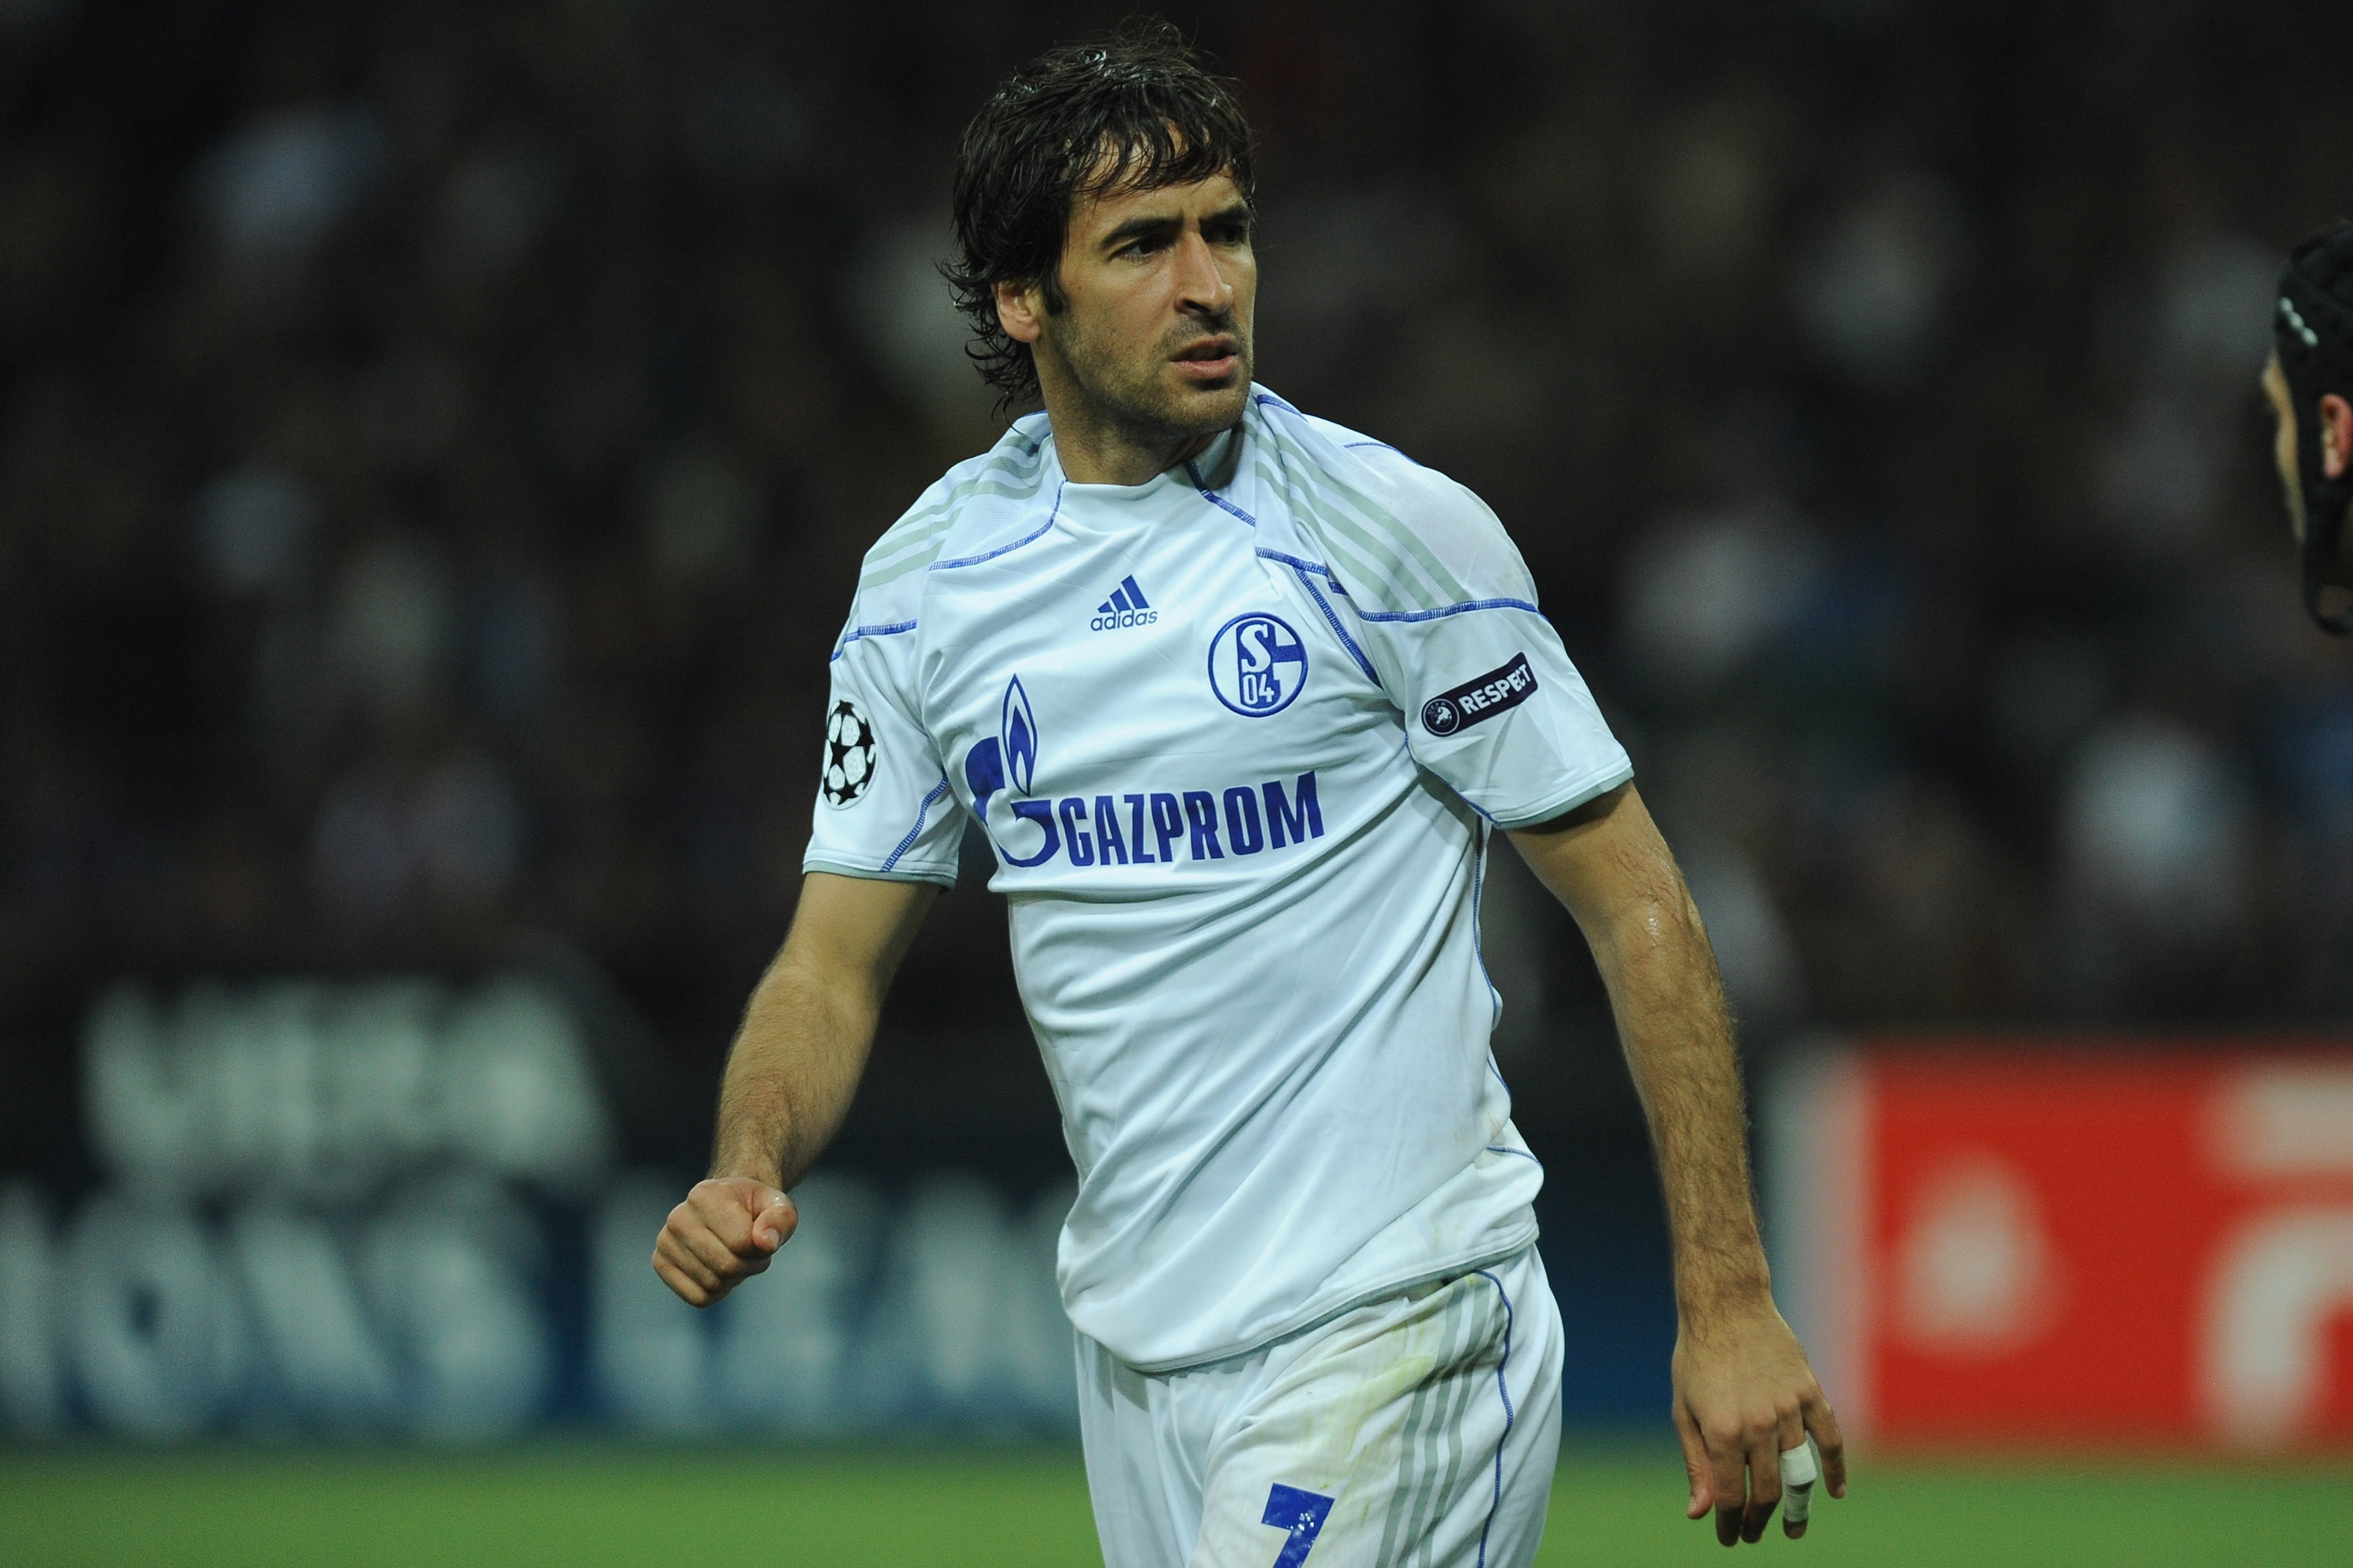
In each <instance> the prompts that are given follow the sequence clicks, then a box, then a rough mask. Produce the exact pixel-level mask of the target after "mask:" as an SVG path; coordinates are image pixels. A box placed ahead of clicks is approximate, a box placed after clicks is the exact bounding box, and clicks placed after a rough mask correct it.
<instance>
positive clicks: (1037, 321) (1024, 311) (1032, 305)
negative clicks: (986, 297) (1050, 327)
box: [997, 282, 1046, 343]
mask: <svg viewBox="0 0 2353 1568" xmlns="http://www.w3.org/2000/svg"><path fill="white" fill-rule="evenodd" d="M1045 304H1046V302H1045V299H1044V297H1043V291H1041V290H1040V289H1039V286H1038V285H1037V284H1036V283H1023V282H1000V283H998V284H997V324H998V325H999V326H1002V327H1003V328H1004V329H1005V335H1006V336H1008V337H1009V338H1011V339H1012V340H1013V341H1014V342H1016V343H1036V342H1037V341H1038V340H1039V338H1040V337H1042V336H1044V335H1045V332H1046V320H1045V316H1046V311H1045Z"/></svg>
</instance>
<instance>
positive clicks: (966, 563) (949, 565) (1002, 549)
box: [924, 479, 1070, 572]
mask: <svg viewBox="0 0 2353 1568" xmlns="http://www.w3.org/2000/svg"><path fill="white" fill-rule="evenodd" d="M1069 484H1070V481H1069V480H1067V479H1066V480H1064V481H1062V482H1061V483H1060V484H1058V485H1056V486H1055V487H1054V510H1052V511H1051V512H1049V513H1048V514H1046V521H1045V522H1043V523H1041V524H1039V525H1038V531H1037V532H1036V533H1035V534H1032V535H1029V537H1027V538H1024V539H1016V540H1014V541H1013V543H1011V544H1010V545H999V546H997V548H995V549H994V550H988V551H985V552H983V553H982V554H980V555H977V556H963V557H962V558H960V559H957V560H953V561H934V562H933V563H932V564H931V565H930V566H929V567H925V568H924V569H925V570H926V571H934V572H944V571H950V570H953V569H954V568H955V567H976V566H978V565H980V564H981V562H983V561H993V560H995V559H997V556H1003V555H1008V554H1010V553H1011V552H1012V551H1015V550H1018V549H1019V548H1020V547H1021V546H1024V545H1030V544H1035V543H1036V542H1037V541H1039V539H1042V538H1044V537H1045V536H1046V531H1047V530H1048V529H1050V528H1051V527H1052V526H1053V525H1054V519H1055V518H1057V517H1060V515H1061V514H1062V491H1063V490H1064V489H1065V488H1066V487H1067V486H1068V485H1069Z"/></svg>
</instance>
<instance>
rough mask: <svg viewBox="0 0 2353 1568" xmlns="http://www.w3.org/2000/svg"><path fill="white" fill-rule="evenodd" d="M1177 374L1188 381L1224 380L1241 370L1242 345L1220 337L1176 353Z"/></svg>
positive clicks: (1234, 339) (1224, 335) (1230, 337)
mask: <svg viewBox="0 0 2353 1568" xmlns="http://www.w3.org/2000/svg"><path fill="white" fill-rule="evenodd" d="M1241 363H1242V354H1241V343H1240V340H1239V339H1236V338H1234V337H1232V336H1229V335H1227V334H1219V335H1218V336H1216V337H1205V338H1203V339H1201V340H1200V341H1199V342H1198V343H1193V344H1187V345H1186V346H1185V347H1183V348H1180V349H1178V350H1177V351H1176V374H1177V375H1179V376H1183V377H1184V378H1185V379H1186V380H1187V381H1223V380H1225V379H1226V378H1227V377H1228V376H1231V375H1233V373H1234V372H1235V371H1237V370H1239V369H1240V368H1241Z"/></svg>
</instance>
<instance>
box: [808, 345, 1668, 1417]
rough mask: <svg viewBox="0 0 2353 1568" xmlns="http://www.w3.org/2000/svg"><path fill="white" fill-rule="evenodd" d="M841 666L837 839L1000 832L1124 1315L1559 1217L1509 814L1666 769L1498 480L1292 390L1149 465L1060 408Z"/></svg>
mask: <svg viewBox="0 0 2353 1568" xmlns="http://www.w3.org/2000/svg"><path fill="white" fill-rule="evenodd" d="M832 673H833V684H832V697H831V711H830V713H829V715H828V720H827V737H826V749H825V765H824V768H825V770H824V780H823V785H822V788H821V791H820V794H819V798H818V805H817V808H816V829H815V832H814V833H813V834H812V836H811V839H810V843H809V849H808V854H807V860H806V862H805V864H806V866H807V869H809V870H811V871H824V872H833V873H837V874H842V875H847V876H880V877H905V878H914V879H921V880H924V881H932V882H940V883H951V884H952V883H953V882H954V881H955V874H956V862H957V850H958V845H959V842H960V841H961V839H962V836H963V832H964V826H965V812H969V813H971V814H972V816H974V817H975V818H976V819H978V821H979V822H980V824H981V826H982V827H983V828H984V829H985V830H986V831H987V835H988V839H989V842H991V843H992V844H993V845H994V846H995V849H996V853H997V874H996V875H995V876H994V878H992V880H991V882H990V885H991V886H992V887H994V888H996V889H997V891H999V892H1001V893H1003V894H1004V895H1006V898H1007V901H1008V906H1009V907H1010V914H1011V922H1012V934H1013V959H1014V969H1015V971H1016V974H1017V976H1018V980H1019V983H1020V988H1021V996H1022V1001H1023V1003H1024V1005H1025V1006H1026V1007H1027V1008H1028V1011H1029V1020H1030V1023H1031V1026H1032V1028H1033V1029H1034V1030H1035V1031H1036V1033H1037V1036H1038V1043H1039V1049H1040V1050H1041V1051H1042V1052H1043V1054H1044V1056H1045V1062H1046V1069H1047V1073H1048V1075H1050V1078H1051V1079H1052V1081H1053V1086H1054V1091H1055V1094H1056V1096H1057V1097H1059V1099H1060V1104H1061V1111H1062V1121H1063V1128H1064V1134H1065V1137H1066V1139H1068V1141H1069V1144H1070V1150H1071V1158H1072V1159H1073V1160H1075V1161H1076V1162H1077V1165H1078V1172H1079V1198H1078V1202H1077V1204H1076V1206H1074V1207H1073V1208H1072V1209H1071V1214H1070V1218H1069V1221H1068V1223H1067V1224H1066V1225H1065V1227H1064V1229H1063V1233H1062V1240H1061V1248H1060V1282H1061V1289H1062V1298H1063V1301H1064V1304H1065V1305H1066V1306H1067V1307H1068V1308H1069V1309H1070V1314H1071V1319H1072V1321H1073V1322H1075V1323H1076V1324H1077V1325H1078V1327H1079V1328H1080V1329H1081V1330H1082V1331H1083V1332H1084V1333H1086V1334H1087V1335H1088V1336H1089V1337H1090V1338H1092V1339H1093V1340H1097V1341H1098V1342H1100V1343H1101V1344H1103V1346H1105V1347H1106V1348H1107V1349H1109V1350H1110V1351H1112V1353H1113V1354H1114V1355H1116V1356H1118V1357H1119V1358H1120V1359H1122V1360H1123V1361H1126V1362H1127V1363H1128V1364H1129V1365H1131V1366H1134V1367H1137V1368H1139V1369H1141V1370H1145V1371H1162V1370H1168V1369H1173V1368H1176V1367H1182V1366H1189V1365H1194V1364H1198V1363H1200V1362H1204V1361H1214V1360H1218V1359H1220V1358H1223V1357H1226V1356H1229V1355H1234V1354H1238V1353H1240V1352H1241V1351H1248V1350H1251V1349H1254V1348H1256V1347H1258V1346H1260V1345H1263V1344H1266V1343H1268V1342H1269V1341H1271V1340H1274V1339H1277V1338H1279V1337H1281V1336H1282V1335H1284V1334H1287V1333H1289V1332H1291V1331H1292V1330H1296V1329H1299V1328H1302V1327H1304V1326H1306V1325H1307V1324H1310V1323H1312V1322H1314V1321H1316V1320H1317V1319H1322V1318H1324V1317H1326V1316H1328V1315H1329V1314H1331V1313H1333V1312H1335V1311H1338V1310H1340V1309H1342V1308H1346V1307H1348V1306H1350V1305H1352V1304H1354V1303H1356V1302H1358V1301H1362V1300H1366V1299H1368V1298H1372V1297H1374V1296H1377V1295H1380V1294H1383V1293H1385V1292H1387V1291H1390V1290H1394V1289H1396V1288H1398V1287H1402V1286H1405V1285H1408V1284H1410V1283H1413V1282H1416V1281H1419V1280H1421V1279H1426V1278H1432V1277H1440V1276H1446V1275H1451V1274H1455V1273H1459V1272H1461V1270H1464V1269H1467V1268H1471V1267H1474V1266H1479V1265H1482V1264H1485V1263H1489V1262H1492V1261H1493V1260H1495V1259H1498V1258H1502V1257H1505V1256H1508V1255H1511V1254H1512V1253H1514V1252H1516V1251H1517V1250H1519V1249H1520V1248H1522V1247H1524V1246H1525V1245H1528V1243H1529V1242H1530V1241H1531V1240H1533V1239H1534V1237H1535V1213H1534V1211H1533V1210H1532V1209H1531V1207H1530V1201H1531V1200H1532V1199H1533V1198H1534V1197H1535V1192H1536V1190H1537V1188H1538V1186H1539V1185H1540V1184H1541V1182H1542V1180H1543V1171H1542V1168H1541V1167H1540V1166H1539V1165H1538V1164H1537V1163H1536V1161H1535V1158H1534V1157H1533V1156H1531V1155H1530V1154H1529V1153H1528V1151H1527V1149H1526V1146H1525V1144H1524V1143H1523V1142H1522V1140H1521V1139H1520V1137H1519V1134H1518V1132H1517V1131H1516V1130H1515V1129H1514V1128H1513V1126H1512V1124H1511V1119H1510V1113H1511V1098H1510V1096H1509V1094H1508V1093H1507V1092H1506V1090H1505V1088H1504V1082H1503V1079H1502V1077H1501V1075H1499V1074H1497V1073H1496V1072H1495V1070H1494V1064H1493V1057H1492V1056H1491V1055H1490V1054H1489V1051H1488V1037H1489V1035H1490V1033H1492V1031H1493V1025H1494V1019H1495V1015H1496V1012H1497V1010H1498V1008H1499V1007H1500V1006H1501V1002H1500V1000H1499V999H1498V998H1497V997H1496V995H1495V993H1494V991H1493V988H1492V987H1491V986H1490V985H1489V984H1488V983H1487V978H1486V973H1485V970H1484V969H1482V966H1481V964H1480V959H1479V935H1478V910H1479V885H1480V876H1481V872H1482V866H1483V863H1484V857H1485V853H1486V847H1487V836H1488V825H1489V824H1490V823H1495V824H1500V825H1502V826H1504V827H1507V828H1508V827H1520V826H1525V825H1527V824H1530V823H1535V822H1541V821H1546V820H1548V819H1550V818H1553V817H1556V816H1558V815H1559V814H1560V813H1562V812H1563V811H1566V810H1569V809H1570V808H1571V807H1573V806H1576V805H1577V804H1579V803H1581V802H1583V801H1585V800H1588V799H1590V798H1592V797H1593V796H1595V795H1597V794H1599V793H1600V792H1602V791H1603V790H1606V789H1611V788H1614V787H1615V786H1617V785H1619V784H1621V783H1623V782H1625V781H1626V780H1627V779H1629V778H1630V777H1631V776H1632V768H1631V766H1630V764H1629V762H1628V761H1627V758H1626V753H1625V751H1624V749H1623V748H1622V747H1620V746H1619V744H1618V742H1617V740H1616V739H1615V738H1614V737H1613V736H1611V735H1610V733H1609V727H1608V726H1606V725H1605V724H1604V723H1603V722H1602V719H1601V715H1600V714H1599V712H1598V711H1597V710H1596V708H1595V706H1594V704H1593V699H1592V697H1591V695H1590V694H1588V692H1587V690H1586V686H1585V683H1584V681H1583V680H1582V679H1581V678H1580V677H1579V676H1578V674H1577V671H1576V669H1575V668H1574V667H1573V666H1572V665H1571V664H1570V662H1569V660H1568V656H1567V653H1566V652H1564V651H1563V649H1562V647H1561V643H1560V639H1559V637H1558V636H1557V635H1556V633H1555V632H1554V630H1553V629H1552V627H1551V626H1550V624H1548V623H1547V622H1546V620H1545V619H1544V618H1543V616H1542V615H1540V614H1539V613H1537V609H1536V603H1535V584H1534V582H1533V581H1532V579H1531V578H1530V577H1529V576H1528V572H1527V568H1526V567H1525V564H1524V563H1523V562H1522V561H1521V559H1520V556H1519V553H1518V551H1517V550H1515V549H1514V547H1513V546H1512V543H1511V541H1510V539H1509V538H1507V537H1506V536H1505V535H1504V529H1503V525H1502V524H1500V523H1498V522H1497V521H1496V519H1495V516H1494V514H1493V513H1492V512H1490V511H1489V510H1488V509H1487V508H1486V506H1485V505H1484V504H1482V503H1481V502H1480V500H1479V499H1478V497H1476V496H1474V495H1472V493H1470V492H1469V491H1467V490H1465V489H1464V488H1462V487H1461V485H1459V484H1456V483H1454V482H1452V481H1451V480H1449V479H1447V478H1445V477H1444V476H1442V475H1440V474H1438V473H1436V472H1433V471H1430V470H1429V469H1426V468H1422V467H1420V466H1419V465H1418V464H1416V463H1414V462H1412V461H1409V460H1408V459H1407V458H1405V457H1403V456H1401V455H1400V454H1398V452H1397V451H1395V450H1392V449H1390V448H1388V447H1387V446H1385V445H1383V444H1382V443H1380V442H1378V441H1372V440H1366V439H1365V438H1363V437H1361V436H1357V435H1355V434H1353V433H1351V432H1349V431H1347V430H1345V429H1341V428H1340V427H1338V426H1336V425H1333V424H1331V423H1329V422H1327V421H1324V420H1321V419H1315V418H1309V417H1307V416H1305V415H1303V414H1301V413H1300V412H1299V411H1298V410H1297V409H1295V408H1292V407H1291V406H1290V405H1289V404H1287V403H1285V402H1283V401H1282V399H1281V398H1279V397H1274V396H1273V395H1272V394H1271V393H1268V392H1265V391H1263V390H1258V389H1254V390H1253V395H1252V397H1251V399H1250V405H1249V408H1248V412H1247V413H1246V415H1245V417H1244V418H1243V420H1242V423H1241V425H1240V427H1239V428H1238V429H1236V430H1234V431H1231V432H1229V433H1228V434H1227V435H1225V436H1222V437H1220V438H1219V440H1218V442H1217V444H1216V445H1214V446H1213V447H1211V448H1210V449H1209V450H1208V451H1207V452H1205V453H1203V454H1202V456H1201V457H1200V458H1198V459H1197V460H1195V461H1193V462H1190V463H1187V464H1181V465H1179V466H1178V467H1176V468H1174V469H1171V470H1169V471H1167V472H1166V473H1163V474H1161V475H1160V476H1159V477H1157V478H1155V479H1154V480H1152V481H1151V482H1148V483H1145V484H1140V485H1134V486H1125V485H1107V484H1074V483H1071V482H1070V481H1069V480H1067V479H1066V478H1064V476H1063V473H1062V470H1061V465H1060V462H1059V461H1056V457H1055V450H1054V441H1053V433H1052V430H1051V429H1050V427H1049V425H1048V422H1047V420H1046V418H1045V416H1043V415H1042V414H1040V415H1032V416H1030V417H1029V418H1023V419H1020V420H1018V421H1017V422H1016V423H1015V424H1014V426H1013V427H1012V429H1009V430H1008V431H1007V433H1006V435H1005V437H1004V439H1003V440H1000V441H998V442H997V445H996V446H995V447H994V448H993V449H992V450H989V451H988V452H987V453H986V454H984V455H983V456H981V457H978V458H976V459H974V460H972V461H969V462H965V463H962V464H959V465H958V466H957V467H955V469H952V470H951V471H949V472H948V473H947V475H946V476H945V477H944V479H942V480H941V481H940V482H938V483H937V484H936V485H934V486H933V487H932V489H931V490H930V491H928V492H926V493H925V494H924V495H923V499H922V500H921V501H920V502H919V503H917V504H916V505H915V507H914V508H913V510H912V511H910V512H909V513H908V514H906V516H904V517H903V518H902V519H901V520H900V521H899V522H898V523H897V524H895V525H894V526H892V529H891V530H890V532H888V533H887V534H885V535H883V536H882V538H881V541H880V542H879V543H877V544H876V545H875V546H874V547H873V549H872V550H871V551H870V552H869V553H868V555H867V556H866V563H865V568H864V573H863V575H862V577H860V583H859V588H858V597H857V602H856V605H855V607H854V609H852V611H851V614H850V617H849V624H848V626H847V627H845V628H844V630H843V631H842V635H841V641H840V643H839V646H838V647H837V648H836V650H835V652H834V654H833V666H832ZM958 808H961V810H959V809H958Z"/></svg>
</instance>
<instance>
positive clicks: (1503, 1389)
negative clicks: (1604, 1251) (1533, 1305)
mask: <svg viewBox="0 0 2353 1568" xmlns="http://www.w3.org/2000/svg"><path fill="white" fill-rule="evenodd" d="M1478 1275H1479V1277H1480V1278H1482V1279H1483V1280H1485V1281H1486V1282H1487V1283H1488V1284H1490V1285H1492V1286H1493V1287H1495V1294H1496V1295H1498V1296H1500V1297H1502V1298H1503V1299H1504V1359H1503V1360H1502V1361H1497V1362H1496V1363H1495V1395H1496V1397H1497V1398H1499V1399H1501V1400H1502V1401H1503V1402H1504V1435H1503V1436H1501V1437H1498V1438H1496V1439H1495V1490H1494V1495H1493V1498H1492V1499H1491V1500H1490V1501H1489V1502H1488V1504H1487V1521H1486V1522H1485V1523H1484V1524H1482V1525H1481V1526H1480V1527H1479V1568H1487V1532H1488V1531H1491V1530H1493V1529H1494V1528H1495V1510H1497V1509H1500V1508H1502V1507H1503V1506H1504V1444H1506V1443H1508V1442H1510V1441H1511V1438H1512V1423H1513V1421H1514V1415H1513V1414H1512V1388H1511V1385H1510V1384H1509V1383H1505V1382H1504V1373H1505V1372H1509V1371H1510V1370H1511V1367H1512V1320H1513V1319H1514V1316H1515V1314H1514V1312H1513V1311H1512V1293H1511V1292H1510V1291H1508V1290H1506V1289H1504V1282H1503V1281H1502V1280H1500V1279H1498V1278H1496V1277H1494V1276H1493V1275H1492V1274H1490V1273H1488V1272H1487V1271H1486V1270H1485V1269H1483V1268H1482V1269H1480V1270H1478Z"/></svg>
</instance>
